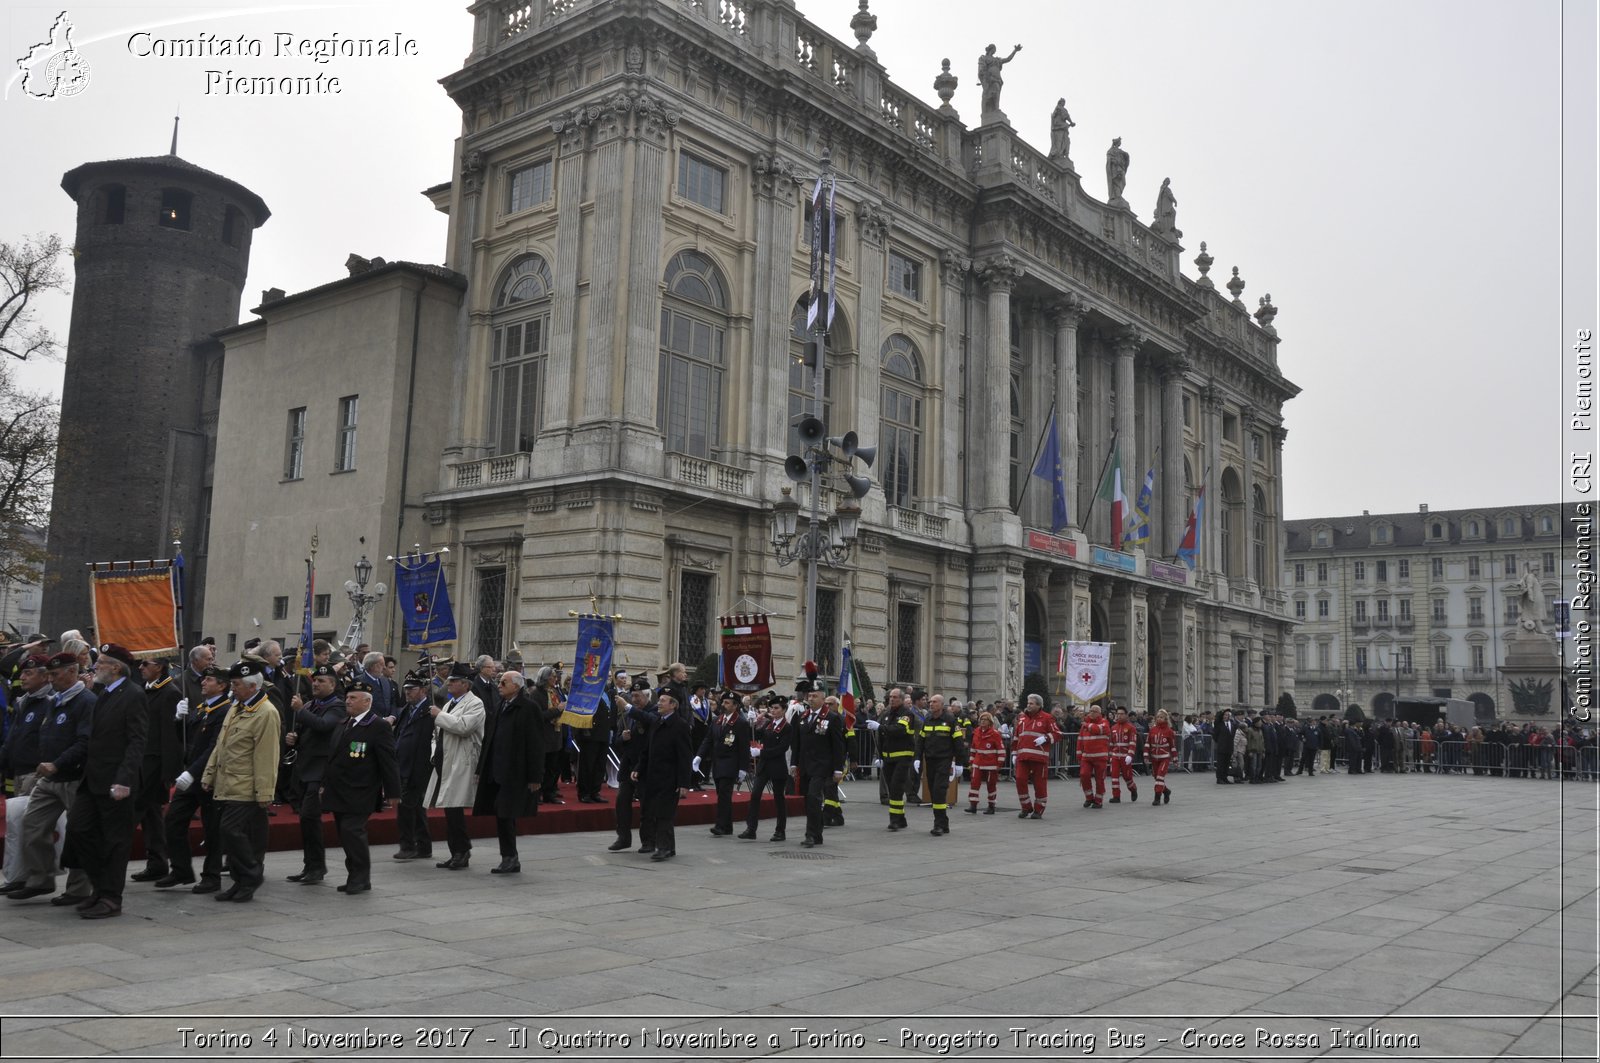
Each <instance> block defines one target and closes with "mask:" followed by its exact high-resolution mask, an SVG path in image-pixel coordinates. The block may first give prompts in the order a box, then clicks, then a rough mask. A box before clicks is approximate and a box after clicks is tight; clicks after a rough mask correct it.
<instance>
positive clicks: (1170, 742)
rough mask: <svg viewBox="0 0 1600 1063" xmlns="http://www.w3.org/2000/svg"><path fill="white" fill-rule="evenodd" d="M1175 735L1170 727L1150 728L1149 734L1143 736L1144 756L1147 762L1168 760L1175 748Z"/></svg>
mask: <svg viewBox="0 0 1600 1063" xmlns="http://www.w3.org/2000/svg"><path fill="white" fill-rule="evenodd" d="M1176 742H1177V735H1176V734H1174V733H1173V730H1172V728H1171V727H1170V726H1168V725H1166V724H1159V723H1158V724H1156V725H1155V726H1154V727H1152V728H1150V733H1149V734H1148V735H1146V736H1145V740H1144V755H1145V759H1146V760H1149V761H1152V762H1153V761H1157V760H1168V759H1170V758H1171V757H1172V753H1173V750H1174V749H1175V748H1176Z"/></svg>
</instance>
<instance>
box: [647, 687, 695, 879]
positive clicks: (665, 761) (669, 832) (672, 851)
mask: <svg viewBox="0 0 1600 1063" xmlns="http://www.w3.org/2000/svg"><path fill="white" fill-rule="evenodd" d="M679 707H680V706H679V705H678V699H677V698H676V697H675V696H674V695H672V694H670V693H668V692H667V691H666V690H665V689H663V690H662V692H661V695H660V697H658V698H657V699H656V711H655V713H654V714H653V717H652V719H651V723H650V734H649V737H648V740H647V744H646V746H645V748H644V756H643V757H642V758H641V759H640V761H639V766H638V768H637V769H636V770H635V771H634V772H633V779H634V781H635V782H640V783H642V786H641V790H642V792H643V796H644V822H643V823H642V824H640V827H639V833H640V834H641V835H646V834H647V835H648V836H649V837H650V838H652V839H653V840H654V841H655V850H656V851H655V852H653V853H651V854H650V859H651V860H658V861H659V860H671V859H672V858H673V857H674V856H677V855H678V847H677V838H676V836H675V834H674V832H673V828H674V826H675V822H674V821H675V820H676V819H677V816H678V802H679V800H681V799H682V798H683V796H684V795H685V794H687V793H688V792H689V787H691V786H692V785H694V769H693V768H692V767H690V763H691V762H692V761H693V759H694V744H693V739H692V737H691V733H690V730H689V723H688V721H687V720H685V719H684V718H683V716H682V714H681V713H680V712H679V711H678V710H679ZM638 718H639V714H635V719H638Z"/></svg>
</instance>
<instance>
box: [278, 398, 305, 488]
mask: <svg viewBox="0 0 1600 1063" xmlns="http://www.w3.org/2000/svg"><path fill="white" fill-rule="evenodd" d="M305 467H306V408H305V407H304V406H298V407H296V408H295V409H292V410H290V411H289V438H288V443H287V445H286V446H285V447H284V457H283V478H284V479H285V480H298V479H300V478H301V477H302V476H304V475H305Z"/></svg>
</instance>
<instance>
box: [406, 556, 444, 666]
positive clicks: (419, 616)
mask: <svg viewBox="0 0 1600 1063" xmlns="http://www.w3.org/2000/svg"><path fill="white" fill-rule="evenodd" d="M394 587H395V590H394V592H395V594H396V595H397V596H398V598H397V600H398V602H399V605H400V608H401V610H402V611H403V612H404V614H405V624H406V648H407V649H413V650H415V649H421V648H422V647H424V646H437V645H439V644H440V643H443V642H454V641H455V640H456V615H455V613H454V612H452V611H451V609H450V588H449V586H447V585H446V584H445V581H444V565H443V564H441V563H440V560H439V555H438V554H433V555H431V556H423V557H421V558H419V557H418V556H417V555H416V554H411V555H409V556H407V557H397V558H395V559H394Z"/></svg>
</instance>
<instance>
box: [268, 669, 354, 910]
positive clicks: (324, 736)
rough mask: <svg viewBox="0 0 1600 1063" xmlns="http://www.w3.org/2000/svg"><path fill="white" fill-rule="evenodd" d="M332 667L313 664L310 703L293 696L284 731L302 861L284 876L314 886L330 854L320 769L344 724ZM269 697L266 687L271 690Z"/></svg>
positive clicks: (324, 874)
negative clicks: (290, 755)
mask: <svg viewBox="0 0 1600 1063" xmlns="http://www.w3.org/2000/svg"><path fill="white" fill-rule="evenodd" d="M336 683H337V680H336V678H335V676H334V674H333V666H332V665H327V664H319V665H317V666H316V667H314V668H312V669H311V703H310V704H308V705H307V704H302V703H301V701H300V696H299V695H298V694H296V695H295V697H294V700H293V702H291V704H292V705H294V706H295V710H294V730H292V731H290V732H289V733H288V735H287V736H285V738H284V741H285V742H287V743H288V744H289V746H290V748H292V749H293V750H294V768H293V779H292V781H291V782H290V784H289V798H290V800H292V801H293V802H294V803H295V811H296V812H297V813H299V815H300V849H301V852H302V854H303V855H304V857H305V865H304V866H303V867H302V868H301V869H300V871H299V873H298V874H294V875H289V876H287V878H288V881H290V882H298V883H300V884H301V885H302V886H314V885H316V884H317V883H318V882H321V881H322V880H323V879H324V878H326V877H327V875H328V855H327V852H326V849H325V847H324V846H323V842H322V772H323V769H324V768H326V767H327V765H328V757H329V756H330V755H331V753H332V749H333V736H334V732H336V731H337V730H338V729H339V728H341V727H343V726H344V721H345V703H344V701H343V700H342V699H341V698H340V697H339V695H338V693H337V687H336ZM269 696H270V691H269Z"/></svg>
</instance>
